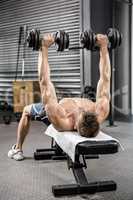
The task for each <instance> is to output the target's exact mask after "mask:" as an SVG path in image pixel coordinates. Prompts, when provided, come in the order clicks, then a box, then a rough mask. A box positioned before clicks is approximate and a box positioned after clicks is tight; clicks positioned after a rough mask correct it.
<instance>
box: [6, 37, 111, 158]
mask: <svg viewBox="0 0 133 200" xmlns="http://www.w3.org/2000/svg"><path fill="white" fill-rule="evenodd" d="M53 43H54V38H53V36H52V35H51V34H46V35H44V37H43V40H42V46H41V49H40V50H39V57H38V73H39V82H40V89H41V95H42V103H43V104H40V105H41V107H42V108H41V109H43V106H45V110H46V113H47V116H48V118H49V121H50V122H51V123H52V124H53V126H54V127H55V128H56V129H57V130H58V131H73V130H77V131H78V132H79V134H80V135H81V136H84V137H95V136H96V135H97V134H98V131H99V127H100V124H101V123H102V122H103V121H104V120H105V119H106V118H107V116H108V114H109V103H110V76H111V66H110V59H109V53H108V48H107V46H108V38H107V36H106V35H102V34H97V44H98V45H99V47H100V62H99V71H100V79H99V82H98V85H97V94H96V102H92V101H91V100H89V99H85V98H64V99H62V100H61V101H60V102H58V100H57V96H56V93H55V88H54V86H53V84H52V82H51V79H50V67H49V63H48V48H49V47H50V46H51V45H52V44H53ZM32 107H33V106H32ZM32 107H31V106H30V107H27V109H24V112H23V115H22V118H21V120H20V123H19V127H18V133H17V143H16V145H14V146H13V147H12V149H11V150H10V151H9V152H8V157H10V158H14V159H15V160H23V159H24V156H23V152H22V145H23V142H24V139H25V137H26V135H27V134H28V130H29V125H30V123H29V119H30V118H29V116H30V115H32V112H31V110H33V109H32ZM29 108H30V109H29ZM39 109H40V108H39Z"/></svg>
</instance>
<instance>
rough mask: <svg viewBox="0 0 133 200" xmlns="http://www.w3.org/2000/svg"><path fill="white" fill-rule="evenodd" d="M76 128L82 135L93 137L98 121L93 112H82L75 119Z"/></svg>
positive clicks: (96, 131) (97, 129)
mask: <svg viewBox="0 0 133 200" xmlns="http://www.w3.org/2000/svg"><path fill="white" fill-rule="evenodd" d="M77 130H78V132H79V133H80V135H81V136H83V137H95V136H96V135H97V134H98V131H99V123H98V121H97V116H96V114H95V113H90V112H82V113H80V115H79V118H78V120H77Z"/></svg>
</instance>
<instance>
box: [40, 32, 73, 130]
mask: <svg viewBox="0 0 133 200" xmlns="http://www.w3.org/2000/svg"><path fill="white" fill-rule="evenodd" d="M53 43H54V38H53V36H52V35H51V34H47V35H45V36H44V38H43V41H42V47H41V49H40V51H39V57H38V73H39V82H40V89H41V96H42V101H43V103H44V106H45V109H46V112H47V115H48V117H49V120H50V121H51V123H53V125H54V126H55V127H56V128H57V129H64V130H65V129H67V127H68V125H69V121H68V119H67V115H66V112H65V110H64V109H63V108H62V107H61V106H60V105H59V104H58V101H57V96H56V92H55V88H54V85H53V83H52V81H51V79H50V66H49V63H48V48H49V47H50V46H51V45H52V44H53Z"/></svg>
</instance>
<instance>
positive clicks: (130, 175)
mask: <svg viewBox="0 0 133 200" xmlns="http://www.w3.org/2000/svg"><path fill="white" fill-rule="evenodd" d="M116 124H117V127H107V126H106V125H107V124H104V125H103V127H102V130H103V131H104V132H106V133H109V134H110V135H112V136H113V137H115V138H117V139H119V141H120V143H121V144H122V146H123V147H124V151H123V150H122V149H121V148H120V151H119V152H118V153H116V154H111V155H103V156H101V157H100V159H96V160H87V166H88V168H87V169H86V176H87V177H88V180H90V181H96V180H109V179H112V180H114V181H116V182H117V187H118V188H117V190H116V191H113V192H102V193H96V194H93V195H88V194H85V195H77V196H69V197H68V196H65V197H60V198H55V197H54V196H53V194H52V192H51V186H52V185H59V184H69V183H74V182H75V180H74V177H73V174H72V172H71V170H68V169H67V163H66V161H35V160H34V159H33V152H34V151H35V150H36V148H48V147H50V142H51V140H50V138H49V137H48V136H46V135H44V131H45V129H46V126H44V124H43V123H41V122H33V123H32V124H31V129H30V133H29V135H28V137H27V139H26V141H25V144H24V154H25V156H26V159H25V160H24V161H18V162H17V161H14V160H12V159H9V158H8V157H7V152H8V150H9V149H10V147H11V146H12V144H14V142H15V140H16V130H17V125H18V123H16V122H12V123H11V124H10V125H5V124H0V200H53V199H60V200H62V199H63V200H66V199H69V200H79V199H81V200H82V199H83V200H84V199H85V200H132V199H133V189H132V187H133V156H132V155H133V132H132V130H133V124H131V123H121V122H116Z"/></svg>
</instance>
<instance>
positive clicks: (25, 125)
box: [15, 105, 32, 151]
mask: <svg viewBox="0 0 133 200" xmlns="http://www.w3.org/2000/svg"><path fill="white" fill-rule="evenodd" d="M31 107H32V105H29V106H25V108H24V111H23V114H22V117H21V119H20V122H19V125H18V130H17V142H16V147H15V149H19V150H20V151H22V145H23V143H24V140H25V137H26V135H27V134H28V132H29V127H30V115H31Z"/></svg>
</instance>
